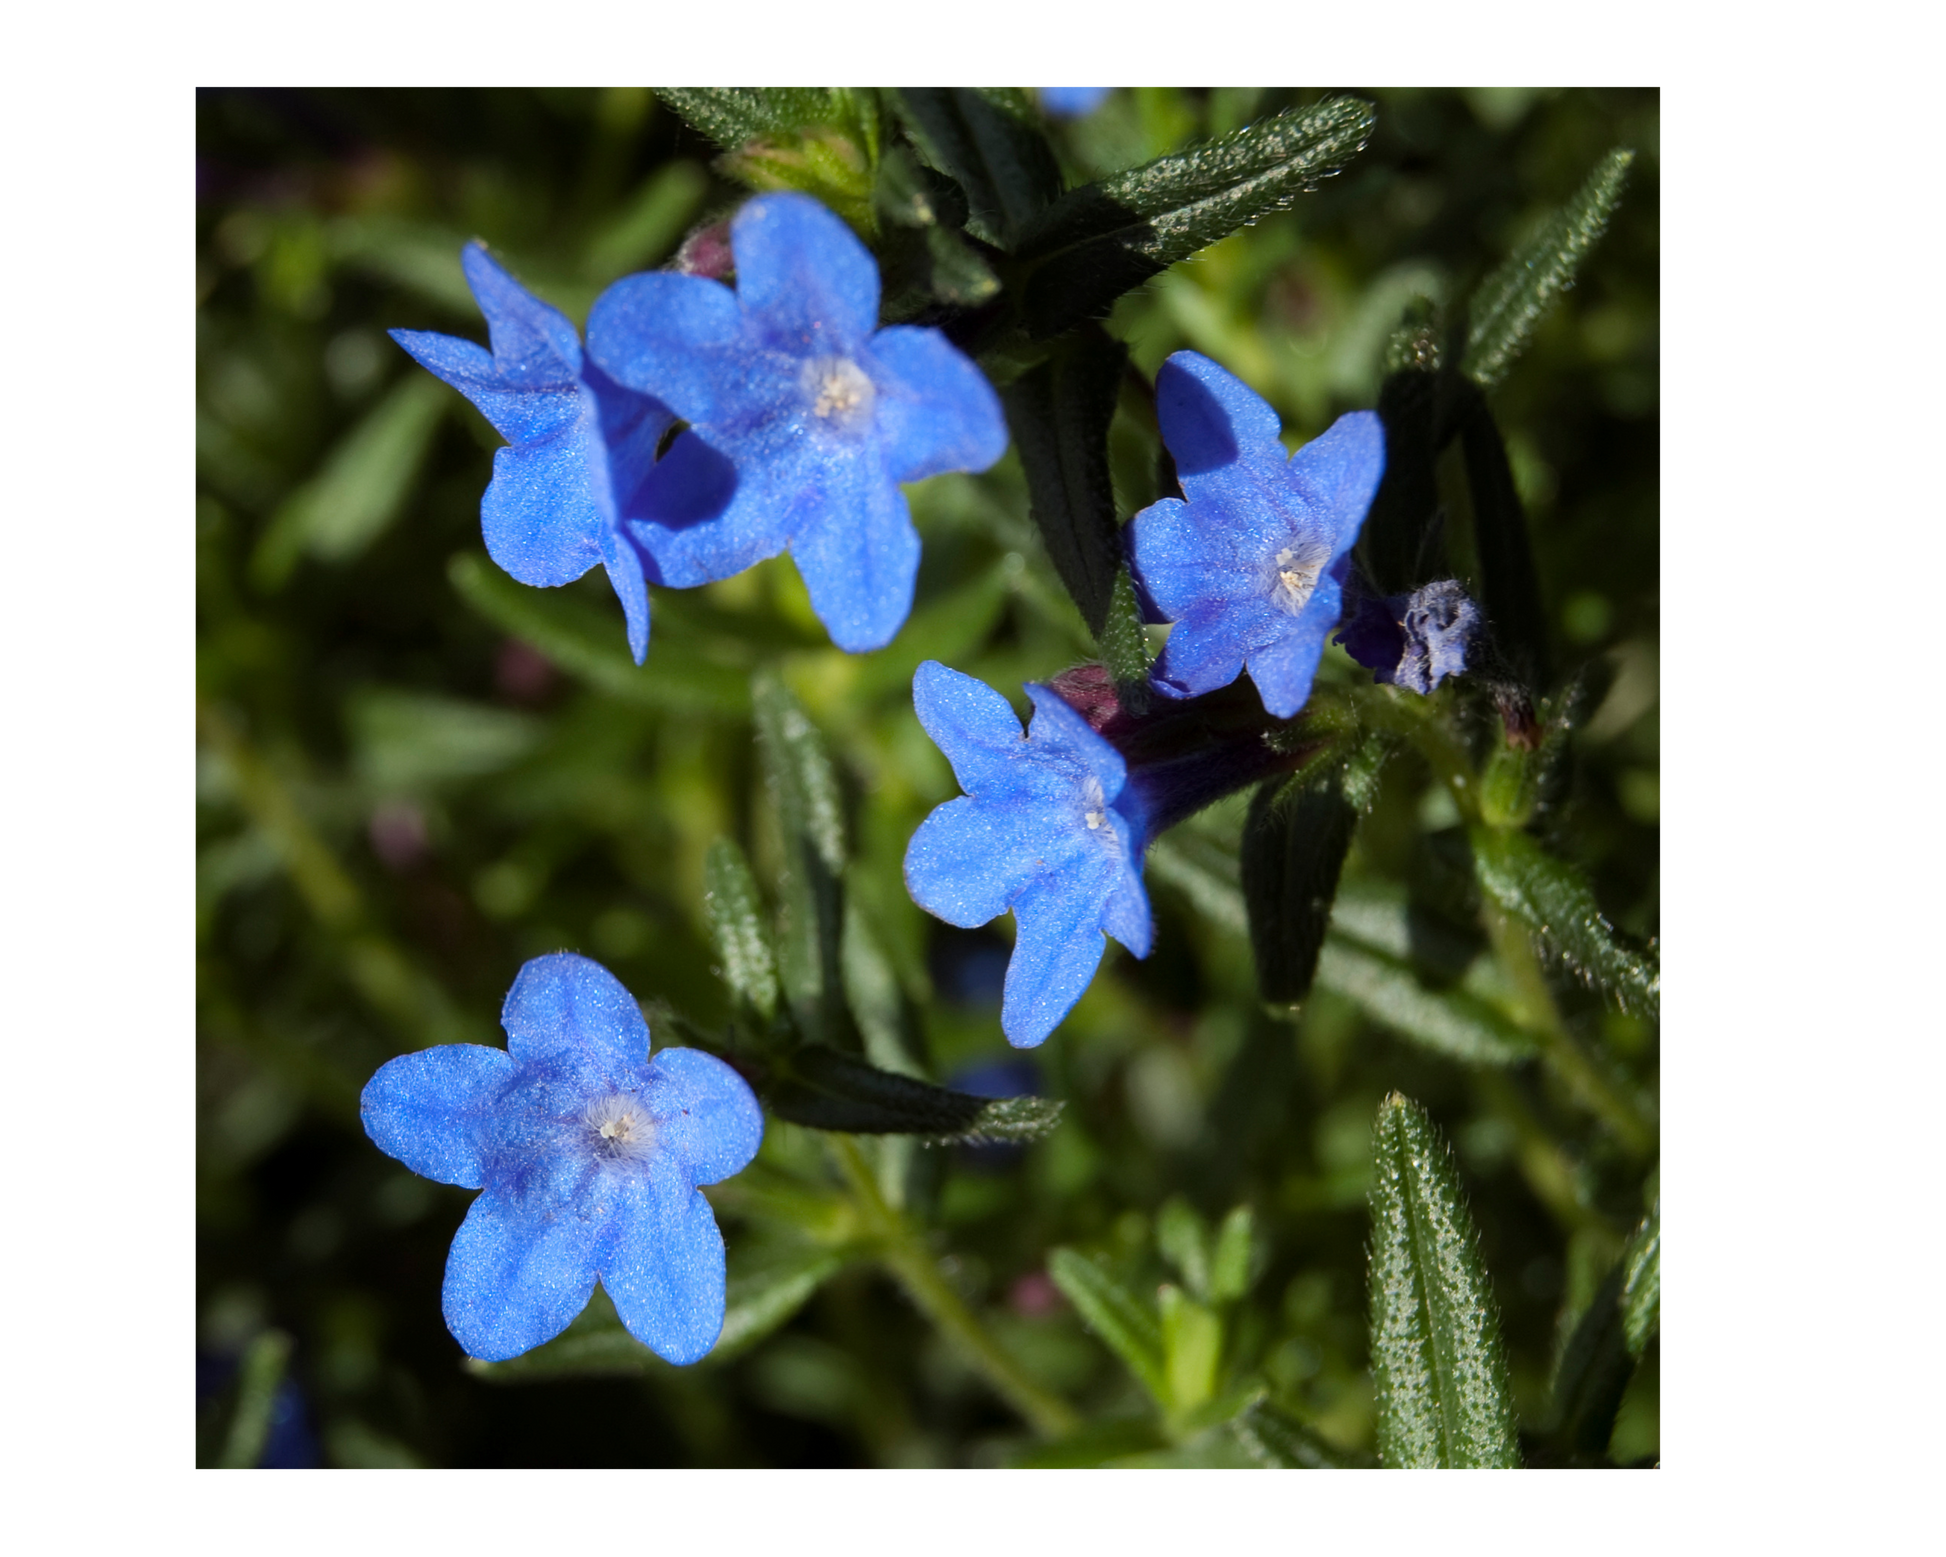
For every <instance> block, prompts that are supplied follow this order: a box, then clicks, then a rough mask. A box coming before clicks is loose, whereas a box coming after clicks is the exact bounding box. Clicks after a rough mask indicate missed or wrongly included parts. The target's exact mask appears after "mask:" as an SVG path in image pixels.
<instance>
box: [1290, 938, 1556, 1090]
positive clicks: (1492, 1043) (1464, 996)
mask: <svg viewBox="0 0 1946 1557" xmlns="http://www.w3.org/2000/svg"><path fill="white" fill-rule="evenodd" d="M1317 982H1318V985H1319V987H1321V988H1324V989H1328V990H1330V991H1331V992H1332V993H1333V994H1335V995H1342V996H1344V997H1345V998H1346V999H1347V1000H1350V1001H1351V1002H1352V1003H1353V1004H1355V1005H1356V1006H1357V1007H1358V1008H1359V1009H1360V1010H1361V1011H1363V1012H1364V1013H1365V1014H1366V1015H1367V1016H1369V1017H1370V1018H1371V1019H1372V1020H1373V1021H1375V1022H1377V1023H1378V1024H1379V1025H1380V1026H1382V1027H1386V1028H1389V1029H1390V1030H1391V1031H1393V1032H1395V1033H1397V1034H1398V1035H1399V1036H1400V1037H1401V1038H1407V1039H1410V1040H1411V1041H1412V1042H1413V1043H1416V1044H1418V1045H1419V1046H1420V1047H1421V1048H1424V1049H1430V1050H1431V1051H1432V1052H1433V1053H1435V1054H1441V1055H1444V1056H1446V1058H1448V1059H1453V1060H1458V1061H1460V1062H1461V1063H1462V1064H1467V1065H1513V1064H1517V1063H1518V1062H1520V1061H1521V1060H1524V1059H1527V1058H1529V1057H1530V1056H1532V1055H1533V1053H1534V1052H1535V1040H1534V1038H1533V1035H1532V1034H1530V1033H1528V1032H1527V1031H1526V1029H1524V1028H1522V1027H1521V1026H1519V1025H1518V1024H1517V1023H1515V1022H1514V1021H1513V1020H1512V1019H1511V1018H1510V1017H1508V1016H1506V1015H1504V1014H1503V1013H1502V1012H1501V1011H1500V1010H1499V1008H1498V1007H1496V1006H1492V1005H1489V1004H1488V1003H1487V1002H1486V1001H1484V1000H1481V999H1480V998H1479V997H1478V996H1476V995H1472V994H1469V993H1467V992H1466V991H1465V990H1462V989H1430V988H1428V987H1427V986H1426V985H1424V984H1422V983H1421V982H1420V981H1419V976H1418V974H1416V973H1415V972H1414V971H1413V969H1412V966H1411V964H1410V963H1407V962H1404V961H1402V960H1400V959H1399V958H1397V957H1393V956H1390V955H1388V954H1387V953H1385V952H1382V951H1377V950H1375V949H1373V948H1372V947H1370V946H1366V945H1364V944H1363V943H1361V942H1359V941H1356V940H1353V939H1352V938H1351V937H1349V936H1344V935H1340V934H1338V933H1337V932H1336V931H1332V932H1331V933H1329V934H1327V935H1326V937H1325V940H1324V946H1323V949H1322V951H1321V952H1320V954H1319V956H1318V975H1317Z"/></svg>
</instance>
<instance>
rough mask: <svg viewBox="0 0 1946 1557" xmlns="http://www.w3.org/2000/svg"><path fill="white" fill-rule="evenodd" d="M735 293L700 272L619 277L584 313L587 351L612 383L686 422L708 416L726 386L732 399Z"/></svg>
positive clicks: (737, 322) (737, 315)
mask: <svg viewBox="0 0 1946 1557" xmlns="http://www.w3.org/2000/svg"><path fill="white" fill-rule="evenodd" d="M742 327H743V320H742V314H741V312H740V311H739V310H738V308H737V300H736V294H735V293H734V292H732V291H731V290H730V289H729V288H728V287H726V286H724V285H723V283H722V282H720V281H711V280H709V279H708V278H707V277H704V276H678V275H673V274H671V273H669V272H667V271H655V272H651V273H649V274H645V275H639V276H624V277H623V278H622V279H621V280H620V281H617V282H616V283H615V284H614V285H613V286H611V287H610V288H609V289H608V290H607V291H606V292H604V293H602V294H601V296H600V297H598V298H596V299H595V306H594V308H593V310H592V311H591V312H590V313H589V315H588V355H589V356H590V357H592V358H593V359H594V360H595V363H596V365H597V366H599V367H600V368H601V370H602V371H603V372H604V373H606V374H607V375H608V376H609V377H610V378H612V379H614V380H615V381H616V382H617V383H620V384H625V385H627V386H628V387H629V388H630V389H634V390H639V391H640V392H641V393H643V394H646V395H652V396H654V397H655V398H656V399H657V400H659V401H661V402H662V403H663V404H664V405H666V406H667V407H669V409H670V410H672V411H674V412H675V413H676V415H678V416H680V417H682V418H683V419H684V420H685V421H690V422H707V421H710V420H712V419H713V418H714V417H715V416H716V415H717V414H718V412H719V410H720V400H721V398H722V397H723V395H724V393H725V392H726V391H727V392H728V393H729V395H730V398H731V399H732V400H733V401H737V402H740V400H741V392H740V390H739V388H738V383H737V380H738V379H739V378H740V376H741V374H740V366H739V363H738V361H737V353H736V352H734V351H733V350H732V349H731V348H732V347H733V345H734V343H735V341H736V340H737V337H738V335H739V334H740V332H741V330H742Z"/></svg>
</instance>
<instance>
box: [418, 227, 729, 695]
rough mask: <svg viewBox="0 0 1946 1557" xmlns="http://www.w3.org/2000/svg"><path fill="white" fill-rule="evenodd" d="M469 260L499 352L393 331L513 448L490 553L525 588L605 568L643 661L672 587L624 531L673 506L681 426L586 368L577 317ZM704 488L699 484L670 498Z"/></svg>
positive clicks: (487, 504) (486, 524) (496, 502)
mask: <svg viewBox="0 0 1946 1557" xmlns="http://www.w3.org/2000/svg"><path fill="white" fill-rule="evenodd" d="M460 263H461V264H462V265H463V266H464V267H465V270H466V281H467V285H469V286H470V287H472V289H473V296H474V298H475V299H477V300H478V302H479V305H480V312H481V313H483V314H485V315H486V320H487V330H488V333H489V335H490V337H491V339H492V341H493V350H492V351H488V350H487V349H486V348H485V347H482V346H478V345H476V344H475V343H473V342H472V341H466V340H460V339H459V338H457V337H456V336H451V335H435V334H433V333H431V332H429V331H425V330H394V331H392V339H393V340H395V341H397V342H398V343H399V344H400V345H401V346H403V347H404V348H405V349H406V350H407V351H408V352H410V353H411V354H412V356H413V358H414V360H416V361H417V362H418V363H419V364H420V365H421V366H422V367H424V368H427V369H429V370H430V371H431V372H433V373H435V374H437V375H438V376H439V377H440V378H442V379H444V380H445V381H446V382H447V383H449V384H451V385H452V386H453V388H455V389H457V390H458V391H459V392H460V393H461V394H463V395H465V396H466V398H467V399H469V400H471V401H472V402H473V403H474V404H475V405H476V406H478V407H479V408H480V411H481V412H482V414H484V415H485V417H486V419H487V420H488V421H489V422H491V423H493V425H494V428H495V429H496V430H497V431H498V432H499V434H500V435H501V437H503V438H505V439H506V440H507V443H508V445H509V446H508V447H507V448H504V449H501V450H499V451H498V452H497V453H495V455H494V456H493V481H492V483H491V484H490V485H489V486H488V487H487V490H486V496H485V498H484V499H483V500H482V501H481V503H480V528H481V529H482V531H483V532H484V533H485V536H486V547H487V554H488V555H489V556H491V557H492V558H493V560H494V561H495V562H497V563H498V564H499V565H500V566H501V567H503V568H505V569H506V570H507V571H508V572H509V573H511V574H512V575H513V576H514V577H515V578H517V579H519V580H520V581H521V583H523V584H539V585H555V584H567V583H571V582H572V581H573V580H575V579H578V578H579V577H581V575H582V574H584V573H586V572H587V571H588V569H590V568H592V567H593V566H594V565H595V564H596V563H600V564H601V565H602V566H603V567H605V568H606V569H607V570H608V578H609V581H610V582H611V583H612V584H613V585H614V586H615V593H616V594H618V595H620V596H621V599H622V611H623V613H624V615H625V616H626V617H627V619H628V646H629V649H630V651H631V652H632V653H633V654H634V655H635V662H636V663H637V664H638V665H639V664H641V663H642V659H643V657H644V656H645V655H646V654H647V653H648V650H649V592H648V589H647V588H646V582H647V581H649V580H653V581H654V582H656V583H660V582H662V580H661V578H660V577H659V575H658V574H657V572H656V569H655V564H654V562H653V559H645V558H644V557H643V556H642V555H641V554H640V552H639V551H638V549H637V547H636V545H635V543H634V542H633V541H632V540H631V539H630V537H629V535H628V533H627V531H625V530H624V529H623V528H622V523H621V521H622V518H623V516H625V515H627V514H629V513H631V512H633V511H635V510H637V509H639V508H641V507H643V506H644V505H647V506H649V507H669V506H670V503H669V502H666V501H665V502H658V496H659V493H660V490H661V489H662V488H664V487H665V486H668V484H669V483H668V481H667V479H666V477H663V476H660V475H659V474H654V467H655V450H656V444H657V442H658V440H659V439H660V438H661V437H662V435H663V433H664V432H666V431H667V430H668V429H669V426H670V424H671V423H672V422H673V421H674V420H675V418H674V416H673V415H671V413H670V411H669V409H668V407H666V406H664V405H662V404H660V403H658V402H657V401H655V400H653V399H651V398H649V397H648V396H647V395H643V394H639V393H637V392H636V391H634V390H632V389H624V388H623V387H622V386H621V385H620V384H617V383H615V382H614V380H612V379H611V378H609V377H608V375H607V374H605V373H603V372H602V371H601V369H600V368H598V367H596V366H595V365H594V364H592V363H590V362H587V361H585V360H584V359H583V357H582V353H581V341H580V338H579V337H578V336H577V335H576V334H575V331H574V326H573V325H572V324H570V323H569V322H568V320H567V317H566V316H565V315H563V314H562V313H560V312H559V310H557V309H554V308H550V307H549V306H548V305H547V304H546V303H543V302H542V301H541V300H540V299H539V298H537V297H535V296H534V295H533V294H532V293H530V292H528V291H527V290H526V289H525V288H523V287H522V286H521V285H520V283H519V282H517V281H515V280H514V278H513V277H512V276H510V275H508V274H507V272H506V271H504V270H502V269H501V268H500V267H499V266H498V265H497V264H495V263H494V261H493V259H492V257H491V256H490V255H489V254H488V253H487V251H486V250H485V249H484V248H482V247H481V246H480V245H479V244H477V243H469V244H468V245H467V246H466V248H465V250H464V251H463V252H462V254H461V255H460ZM699 487H700V484H699V483H698V482H696V481H695V480H694V479H693V478H691V479H689V480H688V481H686V482H685V483H683V486H682V492H681V493H676V492H673V491H672V492H671V494H670V497H671V498H675V499H679V498H680V497H681V496H685V495H686V494H687V493H688V492H690V491H694V490H698V489H699ZM672 511H673V509H672ZM645 562H646V564H647V566H646V578H645Z"/></svg>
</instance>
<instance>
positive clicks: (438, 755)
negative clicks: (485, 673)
mask: <svg viewBox="0 0 1946 1557" xmlns="http://www.w3.org/2000/svg"><path fill="white" fill-rule="evenodd" d="M345 723H346V725H347V726H348V727H349V733H350V736H351V747H352V762H353V766H354V767H355V768H356V770H357V772H358V776H359V778H360V779H361V780H363V782H364V783H366V784H368V785H370V786H371V787H372V788H373V789H375V790H378V791H380V792H381V793H384V794H424V793H426V792H428V791H430V790H433V789H436V788H438V787H439V786H441V785H443V784H447V783H451V782H454V781H456V780H460V779H468V778H477V777H480V776H481V775H484V774H488V773H498V772H499V771H500V770H501V769H502V768H505V767H507V766H508V765H509V764H511V763H513V762H516V761H518V760H519V759H520V758H522V757H524V756H526V755H527V753H528V752H530V751H532V750H533V749H534V748H535V746H537V745H538V744H539V743H540V741H541V738H542V737H543V736H544V735H545V734H546V726H545V725H544V724H543V723H542V722H541V721H540V720H538V719H535V718H533V717H532V716H531V715H528V714H517V713H514V712H513V711H512V710H510V709H505V708H495V707H493V706H492V705H491V704H487V703H473V702H468V701H467V700H465V699H463V698H457V697H440V696H438V695H436V694H434V693H430V692H406V691H402V690H400V689H398V688H394V687H364V688H360V689H359V690H358V691H357V692H354V693H353V694H352V695H351V696H350V697H348V698H347V699H346V700H345Z"/></svg>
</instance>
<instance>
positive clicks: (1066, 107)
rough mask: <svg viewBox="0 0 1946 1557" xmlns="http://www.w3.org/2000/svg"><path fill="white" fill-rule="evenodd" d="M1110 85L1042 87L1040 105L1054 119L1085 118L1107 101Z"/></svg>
mask: <svg viewBox="0 0 1946 1557" xmlns="http://www.w3.org/2000/svg"><path fill="white" fill-rule="evenodd" d="M1113 90H1114V88H1112V87H1042V88H1040V90H1039V96H1040V100H1041V107H1042V108H1044V109H1046V110H1047V112H1048V113H1049V114H1050V115H1052V116H1053V117H1054V118H1056V119H1085V118H1087V116H1088V115H1089V114H1091V113H1093V112H1094V111H1095V110H1096V109H1097V108H1099V107H1101V105H1102V104H1103V103H1105V102H1107V101H1108V94H1109V93H1110V92H1111V91H1113Z"/></svg>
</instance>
